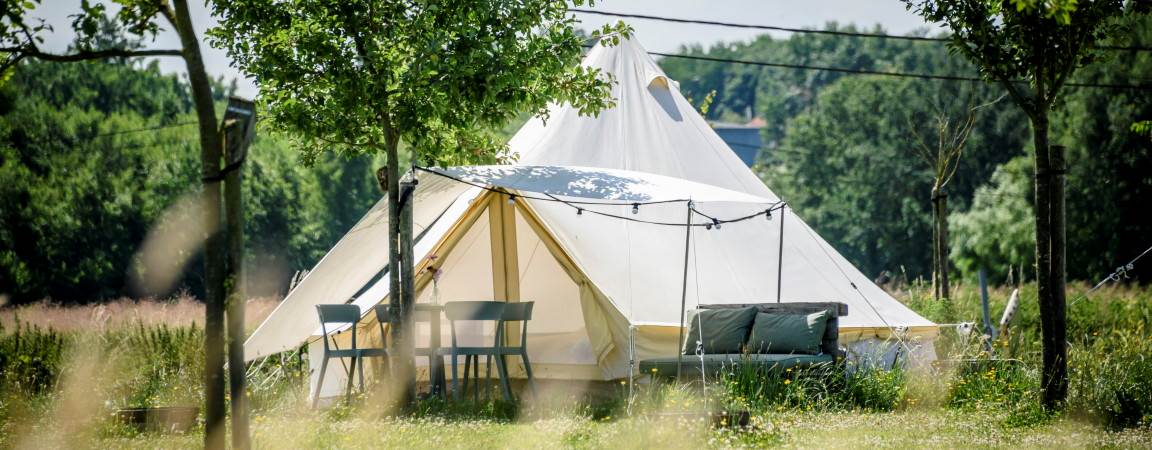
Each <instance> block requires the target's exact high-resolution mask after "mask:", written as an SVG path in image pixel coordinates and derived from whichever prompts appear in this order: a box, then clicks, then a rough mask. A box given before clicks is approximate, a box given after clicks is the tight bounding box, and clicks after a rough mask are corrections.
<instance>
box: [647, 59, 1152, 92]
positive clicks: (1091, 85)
mask: <svg viewBox="0 0 1152 450" xmlns="http://www.w3.org/2000/svg"><path fill="white" fill-rule="evenodd" d="M648 54H649V55H653V56H662V57H665V58H678V59H690V60H696V61H710V62H716V63H725V64H744V65H749V66H759V67H775V68H780V69H797V70H822V71H827V72H837V73H846V74H856V75H880V76H886V77H897V78H920V79H925V80H946V81H981V82H982V81H984V80H983V79H982V78H979V77H969V76H962V75H933V74H923V73H908V72H887V71H882V70H871V69H849V68H845V67H829V66H812V65H807V64H785V63H772V62H764V61H749V60H744V59H729V58H716V57H712V56H698V55H679V54H675V53H663V52H648ZM1018 82H1023V81H1018ZM1065 86H1068V87H1079V88H1102V89H1131V90H1139V91H1146V90H1152V85H1134V84H1110V83H1067V84H1065Z"/></svg>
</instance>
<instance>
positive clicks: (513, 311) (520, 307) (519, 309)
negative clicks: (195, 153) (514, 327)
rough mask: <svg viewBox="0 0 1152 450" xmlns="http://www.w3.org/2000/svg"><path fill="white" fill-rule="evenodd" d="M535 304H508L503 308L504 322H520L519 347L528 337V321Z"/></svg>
mask: <svg viewBox="0 0 1152 450" xmlns="http://www.w3.org/2000/svg"><path fill="white" fill-rule="evenodd" d="M535 304H536V302H509V303H508V304H507V305H505V306H504V321H505V322H517V321H519V322H521V323H522V325H521V326H520V339H519V342H520V346H523V345H524V344H525V340H526V338H527V337H528V321H530V320H532V306H534V305H535Z"/></svg>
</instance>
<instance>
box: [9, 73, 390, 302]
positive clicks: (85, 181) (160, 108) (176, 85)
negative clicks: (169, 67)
mask: <svg viewBox="0 0 1152 450" xmlns="http://www.w3.org/2000/svg"><path fill="white" fill-rule="evenodd" d="M216 88H217V100H218V101H221V102H222V100H223V99H224V97H225V95H226V94H227V93H228V89H226V88H225V87H224V86H223V84H222V83H220V82H217V83H216ZM220 107H221V108H222V107H223V104H222V103H221V104H220ZM194 123H195V117H194V115H193V113H192V102H191V99H190V98H189V97H188V89H187V87H186V86H185V85H184V82H183V81H181V80H180V78H178V77H177V76H174V75H164V74H161V73H160V71H159V69H158V67H157V65H156V64H155V63H151V64H147V65H142V64H138V63H127V62H120V61H110V62H91V63H76V64H50V63H47V64H46V63H36V62H25V63H23V64H21V65H19V66H18V67H17V68H16V70H15V73H14V74H13V77H12V79H11V80H9V81H8V82H6V83H5V84H4V85H3V86H0V179H3V180H5V182H4V183H3V184H0V224H2V225H0V293H2V294H6V295H8V296H10V298H11V300H13V301H15V302H26V301H32V300H38V299H41V298H45V297H50V298H52V299H54V300H56V301H58V302H63V303H71V302H86V301H92V300H98V299H105V298H111V297H117V296H122V295H137V294H141V293H139V292H133V291H132V289H131V288H130V286H129V282H128V273H129V271H130V270H131V269H132V268H133V266H134V265H135V264H138V261H136V259H135V258H136V252H137V250H138V249H139V247H140V245H141V243H142V241H143V239H144V237H145V235H146V234H147V233H148V231H149V229H150V228H151V227H152V226H153V225H154V222H155V221H156V220H157V218H158V217H160V215H161V214H162V213H163V212H164V211H165V209H166V208H169V207H170V205H174V204H177V203H178V202H177V201H176V200H177V199H178V198H180V197H182V196H185V195H196V194H197V192H198V191H199V181H198V178H199V164H198V155H199V140H198V136H197V134H196V131H197V130H196V127H195V126H190V125H185V124H194ZM249 153H250V155H251V157H250V158H249V160H248V161H249V164H248V165H247V166H246V170H247V171H248V174H247V176H246V177H245V186H244V187H245V189H246V192H245V211H246V213H247V214H248V217H247V221H246V224H245V226H246V230H245V232H246V234H247V235H248V236H249V238H248V242H249V248H248V258H249V259H250V260H251V261H252V262H251V264H252V266H251V267H254V269H253V271H252V273H253V274H255V275H256V276H255V277H253V278H252V279H251V280H250V283H252V285H251V286H250V287H249V288H250V289H251V291H250V292H252V293H253V294H255V295H261V294H275V293H278V292H282V291H283V290H284V289H285V288H286V287H287V286H286V280H287V278H288V277H290V276H291V274H292V272H293V271H294V270H298V269H304V268H308V267H310V266H311V264H313V263H315V262H316V261H317V260H319V258H320V257H322V256H323V254H324V253H325V252H326V251H327V249H328V248H329V247H330V246H331V245H332V244H334V243H335V241H336V240H337V239H338V238H339V236H341V235H342V234H343V233H344V232H346V231H347V230H348V229H349V228H351V226H352V224H354V223H355V221H356V220H357V219H359V216H360V214H362V213H363V211H364V210H366V209H367V207H368V206H370V205H371V204H372V202H373V201H374V200H375V199H376V198H378V195H379V194H378V191H377V189H376V187H375V182H374V180H373V178H372V169H373V163H372V161H371V160H369V159H367V158H351V159H344V158H339V157H335V156H329V157H324V158H321V159H320V161H319V162H318V164H319V168H316V169H306V168H304V167H302V165H301V164H299V163H298V152H297V150H295V149H294V148H293V147H292V146H290V145H289V144H288V141H287V140H286V139H284V138H281V137H279V136H277V135H268V134H263V133H261V132H260V131H259V130H258V131H257V137H256V140H255V142H254V143H253V145H252V148H251V150H250V152H249ZM201 271H202V264H199V263H196V262H195V261H193V263H191V264H188V265H187V272H186V274H185V276H184V277H183V280H182V282H181V283H180V284H179V285H178V286H177V288H188V289H191V290H192V292H193V293H199V292H200V289H201V280H200V273H201ZM149 294H155V295H164V294H166V293H163V292H159V293H149Z"/></svg>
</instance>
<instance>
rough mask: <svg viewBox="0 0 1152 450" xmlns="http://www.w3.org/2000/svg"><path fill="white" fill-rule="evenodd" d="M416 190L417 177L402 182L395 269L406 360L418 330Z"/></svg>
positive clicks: (410, 392)
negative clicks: (415, 313)
mask: <svg viewBox="0 0 1152 450" xmlns="http://www.w3.org/2000/svg"><path fill="white" fill-rule="evenodd" d="M415 175H416V174H415V173H412V176H413V177H415ZM415 192H416V181H415V178H413V179H412V181H403V182H401V183H400V239H399V241H400V249H399V250H400V267H397V268H395V269H393V270H399V273H400V274H401V275H402V276H401V278H400V293H399V294H400V295H399V297H400V308H401V309H402V310H404V311H408V314H406V315H405V318H406V319H407V322H406V323H405V324H404V326H405V327H407V332H406V333H405V336H406V337H407V339H408V342H407V344H406V345H405V346H404V349H403V352H404V353H403V354H402V356H403V357H404V358H405V361H407V360H409V359H412V358H414V357H413V356H411V355H412V354H413V348H414V340H415V331H416V329H415V327H414V322H413V320H412V317H413V316H412V311H414V310H415V309H414V308H415V307H416V292H415V290H414V289H413V285H414V284H415V279H416V274H415V273H413V268H414V262H413V257H412V252H413V250H412V208H413V207H415V206H416V202H415V200H414V199H413V198H412V197H413V194H415ZM434 320H439V318H438V317H437V318H434ZM433 329H435V327H433ZM414 368H415V366H413V370H414ZM429 370H431V371H438V370H442V369H441V367H440V365H438V364H432V365H431V366H430V367H429ZM434 375H435V374H434ZM405 377H409V375H408V374H405ZM410 378H411V379H412V382H413V385H412V388H411V390H410V391H408V392H409V394H411V395H415V380H416V379H415V373H413V374H412V375H411V377H410ZM407 379H408V378H405V380H407ZM433 379H434V380H436V379H438V377H437V376H433ZM441 388H442V386H432V389H433V391H435V390H437V389H441Z"/></svg>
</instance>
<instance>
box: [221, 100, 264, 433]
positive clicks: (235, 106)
mask: <svg viewBox="0 0 1152 450" xmlns="http://www.w3.org/2000/svg"><path fill="white" fill-rule="evenodd" d="M222 128H223V132H224V158H225V160H226V161H227V162H228V164H227V165H226V166H225V167H224V170H225V173H224V211H225V224H226V229H227V231H228V255H227V267H228V269H227V275H226V277H225V280H226V281H225V286H227V289H228V296H227V303H226V311H227V326H228V338H227V343H228V381H229V387H230V388H231V389H230V391H231V394H232V448H235V449H241V450H245V449H247V448H249V447H250V443H249V441H248V395H247V394H248V392H247V389H246V387H245V385H246V380H245V375H246V374H245V365H244V337H245V331H244V303H245V299H246V298H247V296H246V295H245V292H244V203H243V191H244V188H243V173H242V172H243V171H242V170H241V168H242V167H243V164H244V159H245V158H246V157H247V156H248V146H249V144H251V143H252V135H253V134H254V133H255V130H256V105H254V104H253V103H252V102H251V101H249V100H245V99H242V98H237V97H231V98H229V99H228V109H227V110H225V111H224V123H223V126H222Z"/></svg>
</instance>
